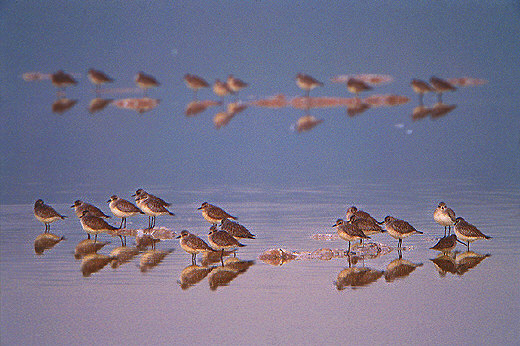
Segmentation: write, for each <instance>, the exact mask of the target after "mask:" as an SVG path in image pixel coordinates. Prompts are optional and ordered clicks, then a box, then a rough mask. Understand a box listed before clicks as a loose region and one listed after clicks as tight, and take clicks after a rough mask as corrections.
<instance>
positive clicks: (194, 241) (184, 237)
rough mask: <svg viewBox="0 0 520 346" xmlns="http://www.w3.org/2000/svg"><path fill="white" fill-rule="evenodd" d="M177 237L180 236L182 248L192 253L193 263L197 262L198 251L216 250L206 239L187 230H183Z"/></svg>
mask: <svg viewBox="0 0 520 346" xmlns="http://www.w3.org/2000/svg"><path fill="white" fill-rule="evenodd" d="M177 238H180V241H179V243H180V245H181V248H182V249H183V250H184V251H186V252H187V253H189V254H191V262H192V263H193V264H195V261H196V259H197V254H198V253H201V252H205V251H215V250H213V249H212V248H211V247H210V246H209V245H208V244H206V242H205V241H204V240H202V239H201V238H199V237H197V236H196V235H195V234H192V233H190V232H188V231H186V230H184V231H182V232H181V234H180V235H179V236H178V237H177Z"/></svg>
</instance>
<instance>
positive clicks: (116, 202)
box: [34, 189, 491, 265]
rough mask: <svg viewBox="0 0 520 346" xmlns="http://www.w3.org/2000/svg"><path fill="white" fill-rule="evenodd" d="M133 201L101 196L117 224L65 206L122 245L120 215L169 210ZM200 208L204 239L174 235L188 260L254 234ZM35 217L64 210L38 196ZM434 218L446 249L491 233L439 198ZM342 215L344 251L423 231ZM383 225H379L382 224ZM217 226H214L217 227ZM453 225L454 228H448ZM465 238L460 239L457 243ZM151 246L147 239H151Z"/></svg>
mask: <svg viewBox="0 0 520 346" xmlns="http://www.w3.org/2000/svg"><path fill="white" fill-rule="evenodd" d="M133 197H135V204H133V203H131V202H129V201H128V200H125V199H123V198H120V197H118V196H116V195H113V196H111V197H110V199H109V200H108V201H107V203H109V208H110V210H111V212H112V213H113V214H114V216H116V217H118V218H121V224H120V225H119V227H115V226H112V225H110V224H109V223H108V222H106V221H105V220H104V219H105V218H109V217H110V216H109V215H107V214H105V213H104V212H103V211H101V210H100V209H99V208H97V207H95V206H93V205H91V204H88V203H86V202H83V201H81V200H77V201H75V202H74V204H73V205H72V206H71V208H74V210H75V214H76V216H77V217H78V218H79V219H80V222H81V226H82V228H83V230H84V231H85V232H86V233H87V234H88V239H90V235H94V243H96V241H97V235H98V234H100V233H108V234H112V235H117V236H119V237H120V238H121V243H122V245H123V246H126V237H125V239H124V240H123V236H122V235H121V233H118V232H117V231H118V230H120V229H124V228H126V218H128V217H131V216H134V215H139V214H145V215H148V227H147V229H148V230H152V229H153V228H154V227H155V218H156V217H157V216H160V215H172V216H173V215H175V214H174V213H172V212H171V211H170V210H168V207H169V206H170V205H171V204H170V203H168V202H166V201H164V200H163V199H161V198H160V197H157V196H154V195H152V194H150V193H148V192H146V191H144V190H143V189H138V190H137V191H136V193H135V194H133ZM198 210H200V211H201V212H202V216H203V218H204V219H205V220H206V221H208V222H209V223H211V227H210V232H209V234H208V236H207V239H208V243H209V244H208V243H206V242H205V241H204V240H203V239H202V238H200V237H198V236H197V235H195V234H193V233H190V232H188V231H187V230H183V231H182V232H181V233H180V235H178V236H177V238H178V239H180V240H179V241H180V246H181V248H182V249H183V250H184V251H186V252H187V253H189V254H191V255H192V263H193V264H195V262H196V256H197V254H199V253H205V252H220V260H221V262H222V265H224V262H223V256H224V252H225V251H231V252H233V253H234V252H235V251H236V249H237V248H239V247H243V246H245V245H244V244H242V243H240V242H239V239H244V238H247V239H255V235H254V234H252V233H251V232H250V231H249V230H248V229H247V228H246V227H244V226H243V225H241V224H239V223H238V222H237V221H236V220H237V217H235V216H233V215H231V214H229V213H227V212H226V211H225V210H223V209H222V208H220V207H218V206H215V205H212V204H209V203H207V202H204V203H202V204H201V206H200V207H199V208H198ZM34 215H35V217H36V218H37V219H38V220H39V221H41V222H43V223H44V224H45V232H46V233H47V232H50V225H51V223H52V222H54V221H56V220H62V219H64V218H66V216H64V215H62V214H59V213H58V212H56V210H54V208H52V207H51V206H49V205H46V204H45V203H44V202H43V201H42V200H41V199H39V200H37V201H36V202H35V204H34ZM433 218H434V220H435V222H437V223H438V224H440V225H441V226H444V237H442V238H441V239H440V240H439V241H438V243H437V244H435V245H434V246H433V247H431V249H434V250H438V251H441V252H443V253H448V252H450V251H452V250H453V249H454V248H455V246H456V243H457V242H460V243H461V244H463V245H465V246H467V249H468V251H469V246H470V243H471V242H474V241H476V240H479V239H490V238H491V237H489V236H487V235H485V234H483V233H482V232H481V231H480V230H478V228H477V227H475V226H474V225H472V224H470V223H468V222H467V221H465V220H464V219H463V218H462V217H456V216H455V213H454V212H453V210H452V209H450V208H448V207H447V206H446V204H445V203H444V202H441V203H439V205H438V206H437V208H436V209H435V211H434V213H433ZM346 220H347V221H345V220H343V219H338V220H337V221H336V223H335V224H334V225H333V227H335V228H336V231H337V233H338V235H339V237H340V238H341V239H343V240H345V241H347V242H348V244H349V245H348V250H347V255H350V253H351V242H353V241H356V240H360V242H361V243H362V242H363V240H364V239H370V235H373V234H376V233H384V232H386V233H388V234H389V235H390V236H392V237H393V238H395V239H398V246H397V248H398V250H399V251H400V249H401V248H402V240H403V239H404V238H407V237H409V236H411V235H412V234H423V232H421V231H418V230H417V229H416V228H414V227H413V226H412V225H411V224H410V223H409V222H407V221H405V220H400V219H397V218H394V217H392V216H387V217H385V219H384V220H383V221H381V222H380V221H377V220H376V219H375V218H374V217H372V216H371V215H370V214H369V213H367V212H365V211H362V210H358V209H357V208H356V207H355V206H352V207H350V208H348V209H347V212H346ZM382 225H384V228H383V227H382ZM219 226H220V229H219ZM452 226H453V230H454V234H450V233H451V227H452ZM463 242H465V243H463ZM152 246H153V243H152Z"/></svg>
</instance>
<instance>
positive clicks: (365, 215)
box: [346, 206, 381, 224]
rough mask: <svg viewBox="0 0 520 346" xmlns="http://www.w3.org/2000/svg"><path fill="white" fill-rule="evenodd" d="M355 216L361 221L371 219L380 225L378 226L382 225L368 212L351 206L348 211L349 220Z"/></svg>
mask: <svg viewBox="0 0 520 346" xmlns="http://www.w3.org/2000/svg"><path fill="white" fill-rule="evenodd" d="M353 215H355V216H357V217H358V218H360V219H371V220H373V221H374V222H376V223H378V224H381V223H380V222H378V221H377V220H376V219H374V218H373V217H372V215H370V214H369V213H367V212H366V211H363V210H359V209H358V208H356V207H355V206H351V207H349V208H348V209H347V215H346V217H347V220H350V219H351V218H352V216H353Z"/></svg>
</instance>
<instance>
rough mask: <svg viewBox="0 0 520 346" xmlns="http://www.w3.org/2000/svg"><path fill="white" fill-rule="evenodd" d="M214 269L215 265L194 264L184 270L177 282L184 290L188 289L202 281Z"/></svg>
mask: <svg viewBox="0 0 520 346" xmlns="http://www.w3.org/2000/svg"><path fill="white" fill-rule="evenodd" d="M213 269H215V267H202V266H198V265H194V264H192V265H190V266H187V267H186V268H184V269H183V270H182V272H181V275H180V278H179V280H178V281H177V283H178V284H179V285H180V286H181V288H182V289H183V290H186V289H188V288H190V287H191V286H194V285H196V284H197V283H199V282H200V281H202V280H203V279H204V278H205V277H206V276H208V274H209V273H210V272H211V271H212V270H213Z"/></svg>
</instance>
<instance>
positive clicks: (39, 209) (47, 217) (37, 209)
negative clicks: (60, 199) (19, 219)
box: [34, 199, 66, 232]
mask: <svg viewBox="0 0 520 346" xmlns="http://www.w3.org/2000/svg"><path fill="white" fill-rule="evenodd" d="M34 217H36V219H37V220H38V221H40V222H43V223H44V224H45V232H49V231H50V230H51V223H53V222H54V221H56V220H63V219H65V218H66V216H63V215H61V214H59V213H58V212H57V211H56V210H54V208H53V207H51V206H50V205H47V204H45V203H44V202H43V200H41V199H39V200H37V201H36V202H35V203H34Z"/></svg>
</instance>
